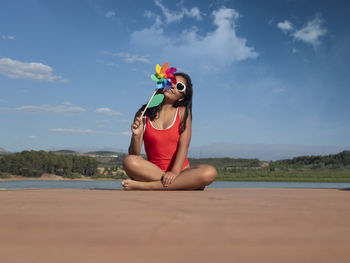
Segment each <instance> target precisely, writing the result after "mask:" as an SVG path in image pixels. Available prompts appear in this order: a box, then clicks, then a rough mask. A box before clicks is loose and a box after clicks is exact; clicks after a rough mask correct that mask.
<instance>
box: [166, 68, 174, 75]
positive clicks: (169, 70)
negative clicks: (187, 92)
mask: <svg viewBox="0 0 350 263" xmlns="http://www.w3.org/2000/svg"><path fill="white" fill-rule="evenodd" d="M176 70H177V69H176V68H168V69H167V70H166V72H165V73H166V74H167V75H173V74H174V73H175V72H176Z"/></svg>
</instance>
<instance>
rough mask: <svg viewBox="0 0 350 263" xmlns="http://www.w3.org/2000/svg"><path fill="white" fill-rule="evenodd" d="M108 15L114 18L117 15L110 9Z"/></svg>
mask: <svg viewBox="0 0 350 263" xmlns="http://www.w3.org/2000/svg"><path fill="white" fill-rule="evenodd" d="M106 17H108V18H113V17H115V12H114V11H113V10H110V11H108V12H107V13H106Z"/></svg>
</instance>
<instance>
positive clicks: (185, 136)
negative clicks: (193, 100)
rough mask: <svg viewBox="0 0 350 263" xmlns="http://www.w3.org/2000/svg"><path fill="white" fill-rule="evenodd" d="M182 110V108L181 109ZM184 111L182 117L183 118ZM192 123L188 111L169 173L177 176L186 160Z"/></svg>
mask: <svg viewBox="0 0 350 263" xmlns="http://www.w3.org/2000/svg"><path fill="white" fill-rule="evenodd" d="M183 109H184V108H183ZM184 112H185V111H184V110H183V114H182V116H184ZM191 124H192V121H191V112H190V111H188V117H187V120H186V130H184V132H183V133H181V136H180V141H179V147H178V150H177V154H176V158H175V163H174V166H173V168H172V169H171V171H172V172H173V173H176V174H177V175H178V174H179V173H180V172H181V170H182V166H183V164H184V162H185V160H186V157H187V153H188V148H189V147H190V142H191V133H192V125H191Z"/></svg>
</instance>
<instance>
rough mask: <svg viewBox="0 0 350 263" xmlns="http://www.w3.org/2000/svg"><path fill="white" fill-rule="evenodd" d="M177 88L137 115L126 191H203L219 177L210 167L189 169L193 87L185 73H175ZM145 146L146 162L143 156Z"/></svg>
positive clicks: (170, 90)
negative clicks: (188, 154) (154, 105)
mask: <svg viewBox="0 0 350 263" xmlns="http://www.w3.org/2000/svg"><path fill="white" fill-rule="evenodd" d="M174 76H175V77H176V82H177V83H176V84H172V87H171V88H170V89H168V90H165V89H161V90H159V91H158V92H161V93H163V94H164V100H163V102H162V103H161V104H160V105H159V106H157V107H153V108H148V109H147V110H146V112H145V118H140V116H141V115H142V111H143V109H144V108H145V107H146V105H143V106H142V107H141V109H140V110H139V111H138V112H137V113H136V115H135V119H134V123H133V124H132V125H131V130H132V137H131V142H130V147H129V155H128V156H127V157H126V158H125V159H124V162H123V166H124V170H125V171H126V173H127V175H128V177H129V178H131V179H128V180H123V181H122V186H123V187H124V189H126V190H199V189H201V190H203V189H204V188H205V186H207V185H209V184H210V183H212V182H213V181H214V179H215V177H216V175H217V171H216V169H215V168H214V167H213V166H211V165H198V166H194V167H190V165H189V162H188V159H187V152H188V148H189V145H190V140H191V123H192V94H193V91H192V83H191V79H190V77H189V76H188V75H187V74H185V73H175V74H174ZM143 142H144V144H145V151H146V154H147V159H148V160H145V159H144V158H142V157H141V156H140V152H141V148H142V143H143Z"/></svg>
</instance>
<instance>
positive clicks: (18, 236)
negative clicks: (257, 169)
mask: <svg viewBox="0 0 350 263" xmlns="http://www.w3.org/2000/svg"><path fill="white" fill-rule="evenodd" d="M349 251H350V191H341V190H336V189H206V190H204V191H171V192H170V191H169V192H165V191H164V192H162V191H152V192H147V191H130V192H127V191H122V190H86V189H40V190H13V191H0V262H3V263H12V262H23V263H30V262H33V263H34V262H35V263H41V262H45V263H46V262H47V263H55V262H154V263H158V262H159V263H160V262H161V263H164V262H217V263H219V262H259V263H260V262H281V263H285V262H287V263H288V262H298V263H299V262H327V263H328V262H350V254H349Z"/></svg>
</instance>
